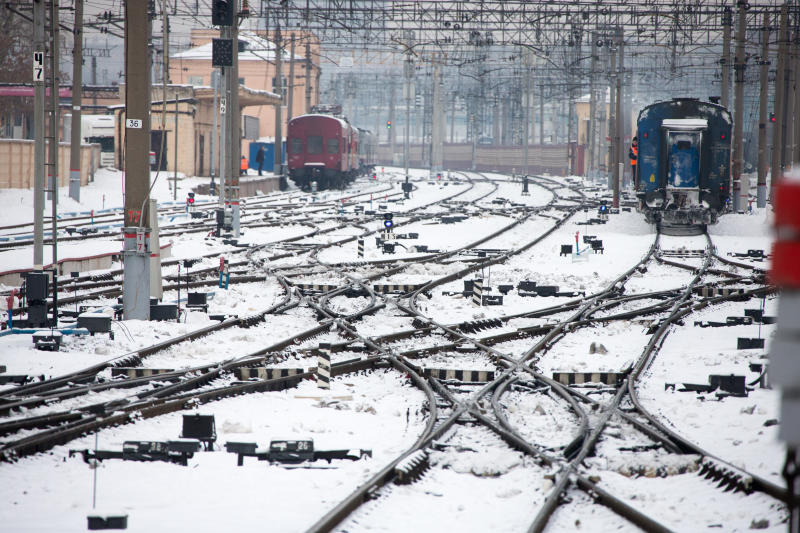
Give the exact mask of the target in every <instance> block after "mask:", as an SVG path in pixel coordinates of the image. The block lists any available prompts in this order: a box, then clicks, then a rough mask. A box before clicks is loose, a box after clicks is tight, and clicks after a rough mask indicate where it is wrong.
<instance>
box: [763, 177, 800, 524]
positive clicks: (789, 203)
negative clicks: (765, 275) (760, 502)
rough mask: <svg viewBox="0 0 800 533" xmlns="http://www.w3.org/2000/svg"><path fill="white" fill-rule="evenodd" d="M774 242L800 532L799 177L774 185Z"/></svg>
mask: <svg viewBox="0 0 800 533" xmlns="http://www.w3.org/2000/svg"><path fill="white" fill-rule="evenodd" d="M773 205H774V208H775V237H776V238H775V243H774V244H773V246H772V268H771V269H770V274H769V275H770V282H771V283H772V284H774V285H776V286H777V287H779V288H780V289H781V295H780V300H779V302H778V320H777V331H776V333H775V337H774V339H773V342H772V345H771V347H770V366H769V374H770V380H771V381H772V383H774V384H775V385H778V386H779V387H780V388H781V413H780V421H781V426H780V431H779V433H778V436H779V437H780V439H781V440H783V441H784V442H785V443H786V450H787V451H786V463H785V465H784V469H783V477H784V479H786V487H787V489H788V490H789V494H790V496H791V500H790V502H791V503H790V504H789V511H790V516H789V528H788V530H789V531H790V532H791V533H798V532H800V499H798V493H799V492H800V176H796V177H790V176H786V177H785V178H784V179H783V180H781V181H780V182H778V184H777V185H776V186H775V200H774V203H773Z"/></svg>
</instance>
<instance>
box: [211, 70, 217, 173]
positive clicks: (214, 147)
mask: <svg viewBox="0 0 800 533" xmlns="http://www.w3.org/2000/svg"><path fill="white" fill-rule="evenodd" d="M214 74H216V76H215V75H214ZM211 84H212V85H213V86H214V104H213V109H212V110H211V112H212V114H213V115H214V126H213V127H212V129H211V139H210V141H211V142H210V144H211V146H210V149H211V150H210V152H209V154H210V157H209V160H210V161H209V167H210V169H209V172H210V174H211V181H214V175H215V174H216V169H217V166H216V165H215V164H214V163H215V161H216V154H217V145H218V143H217V128H218V126H217V115H218V111H219V110H218V109H217V105H218V104H217V98H218V96H219V70H218V69H216V68H215V69H214V70H213V71H211Z"/></svg>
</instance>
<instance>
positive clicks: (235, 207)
mask: <svg viewBox="0 0 800 533" xmlns="http://www.w3.org/2000/svg"><path fill="white" fill-rule="evenodd" d="M231 4H232V5H233V17H234V18H233V26H231V27H230V32H231V33H230V35H231V39H232V40H233V66H232V67H230V69H229V70H230V77H229V80H228V83H229V85H230V90H231V93H230V97H229V98H228V132H227V135H228V138H227V142H228V154H229V159H228V160H229V161H230V167H229V168H228V175H229V176H230V187H229V188H228V191H229V192H228V194H229V195H230V203H231V215H232V220H231V222H232V225H233V236H234V238H239V215H240V212H239V169H240V168H241V167H240V166H241V159H242V134H241V129H242V109H241V108H240V107H239V24H238V22H239V18H238V13H239V0H231ZM279 124H280V122H279ZM277 148H278V149H277V150H275V151H276V153H277V154H278V157H280V153H281V151H280V144H278V145H277Z"/></svg>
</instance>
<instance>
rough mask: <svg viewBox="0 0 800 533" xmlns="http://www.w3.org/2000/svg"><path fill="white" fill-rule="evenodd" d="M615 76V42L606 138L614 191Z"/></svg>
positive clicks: (610, 175) (612, 51)
mask: <svg viewBox="0 0 800 533" xmlns="http://www.w3.org/2000/svg"><path fill="white" fill-rule="evenodd" d="M616 76H617V45H616V42H615V43H614V44H613V45H612V48H611V66H610V70H609V76H608V78H609V94H610V95H611V101H610V103H609V106H608V113H609V117H608V137H609V139H611V142H610V143H609V144H608V164H609V165H610V166H611V168H610V169H608V170H609V172H608V188H609V189H614V187H615V185H614V183H615V182H616V175H617V171H618V166H617V147H616V143H615V142H614V141H615V140H616V138H617V114H616V110H617V100H616V96H617V90H616V86H615V81H616Z"/></svg>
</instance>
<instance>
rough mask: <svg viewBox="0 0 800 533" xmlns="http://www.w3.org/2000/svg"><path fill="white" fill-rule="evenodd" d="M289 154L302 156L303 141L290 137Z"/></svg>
mask: <svg viewBox="0 0 800 533" xmlns="http://www.w3.org/2000/svg"><path fill="white" fill-rule="evenodd" d="M289 153H290V154H302V153H303V139H298V138H297V137H292V138H291V139H289Z"/></svg>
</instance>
